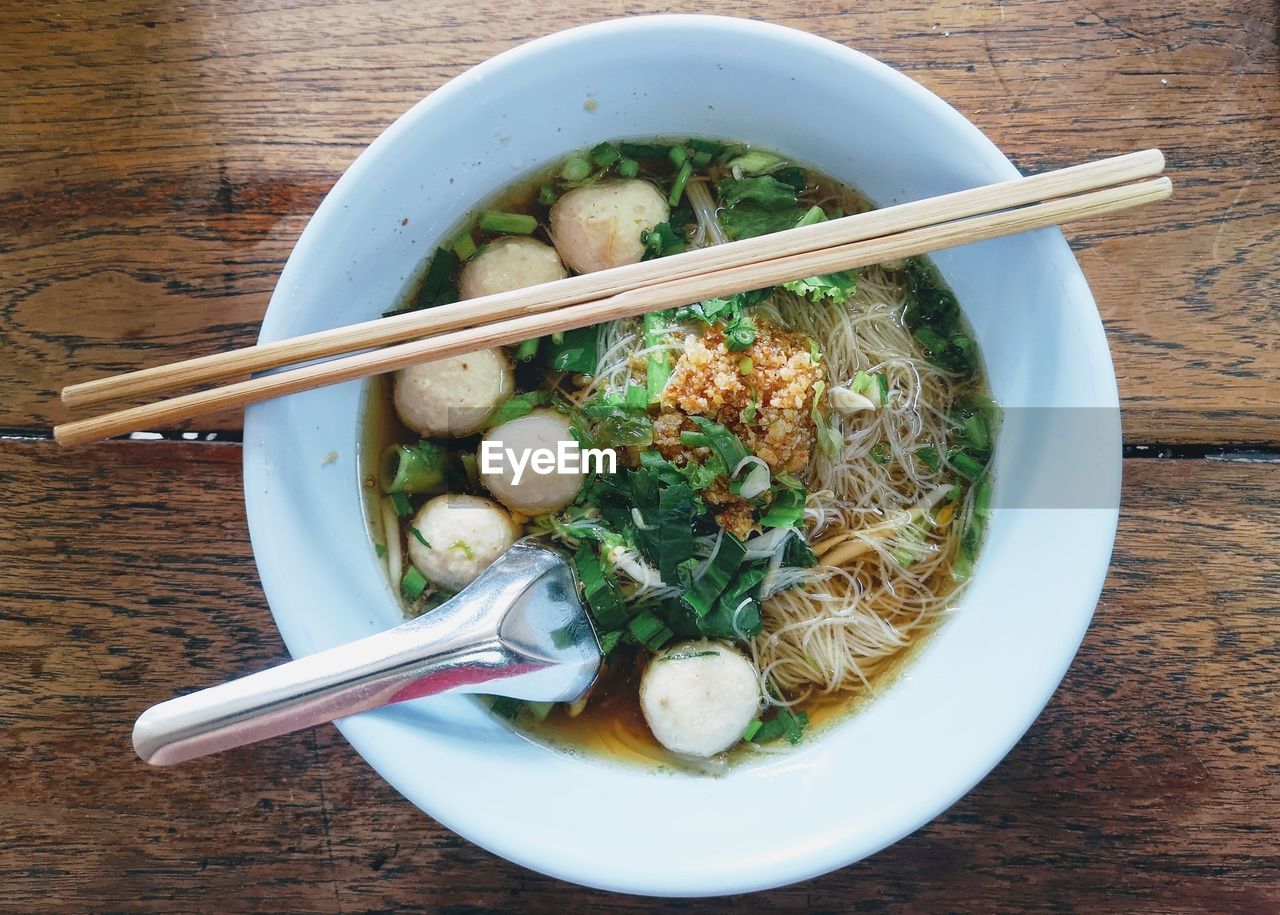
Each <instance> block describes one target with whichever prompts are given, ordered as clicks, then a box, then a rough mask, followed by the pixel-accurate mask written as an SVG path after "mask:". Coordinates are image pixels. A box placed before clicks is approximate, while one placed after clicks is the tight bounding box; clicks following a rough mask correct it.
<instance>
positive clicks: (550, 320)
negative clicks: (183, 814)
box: [53, 178, 1172, 446]
mask: <svg viewBox="0 0 1280 915" xmlns="http://www.w3.org/2000/svg"><path fill="white" fill-rule="evenodd" d="M1171 190H1172V184H1171V183H1170V181H1169V179H1168V178H1156V179H1153V180H1149V181H1142V182H1138V183H1135V184H1128V185H1123V186H1121V187H1114V188H1107V189H1104V190H1099V191H1092V192H1089V193H1085V194H1079V195H1076V196H1071V197H1063V198H1060V199H1057V200H1050V201H1046V202H1044V203H1037V204H1032V205H1029V206H1023V207H1020V208H1017V209H1013V210H1003V211H1000V212H995V213H988V214H985V215H981V216H972V217H967V218H962V219H953V220H949V221H947V222H943V223H940V224H937V225H928V226H924V227H922V228H917V229H913V230H910V231H906V232H899V233H897V234H894V235H889V236H885V237H880V238H872V239H869V240H865V241H860V242H853V243H849V244H843V245H837V246H835V247H832V248H826V249H821V250H817V251H806V252H802V253H798V254H790V255H787V256H783V257H776V258H773V259H771V260H767V261H761V262H756V263H748V264H740V265H737V266H731V267H726V268H725V269H721V270H716V271H714V272H710V273H705V274H700V275H697V276H690V277H681V278H677V279H671V280H667V281H665V282H660V283H655V284H653V285H649V286H645V287H641V288H635V289H628V290H626V291H623V292H619V293H616V294H614V295H610V296H607V297H605V298H600V299H597V300H594V301H588V302H581V303H578V304H574V305H570V306H568V307H564V308H558V309H556V310H554V311H548V312H545V313H538V314H520V315H518V316H516V317H511V318H508V319H505V320H499V321H496V322H493V323H491V324H487V325H484V326H479V327H471V328H465V329H461V330H457V331H453V332H451V333H443V334H439V335H437V336H434V337H429V338H427V339H424V340H414V341H411V342H408V343H400V344H397V345H393V346H388V347H385V348H383V349H379V350H374V351H372V352H366V353H359V354H357V355H354V356H347V357H345V358H340V359H334V360H331V361H329V362H323V363H319V364H316V365H308V366H303V367H301V368H297V369H291V370H288V371H284V372H279V373H276V374H272V375H265V376H262V377H259V378H253V379H250V380H248V381H242V382H239V383H236V384H231V385H227V386H224V387H220V388H213V389H211V390H208V391H199V392H197V393H194V394H186V395H183V396H180V397H175V398H172V399H170V400H165V401H160V402H158V403H152V404H146V405H143V406H139V407H133V408H130V409H127V410H120V411H117V412H114V413H108V414H105V415H102V416H96V417H92V418H90V419H84V420H78V421H75V422H70V423H65V424H63V425H60V426H56V427H55V428H54V430H53V431H54V438H55V439H56V440H57V441H58V442H59V443H61V444H63V445H67V446H70V445H77V444H83V443H86V442H91V441H96V440H98V439H101V438H107V437H110V436H113V435H119V434H121V433H124V432H130V431H134V430H137V429H142V428H146V427H149V426H152V427H153V426H155V425H160V424H164V423H172V422H176V421H179V420H184V419H189V418H191V417H193V416H200V415H203V414H206V413H211V412H214V411H217V410H222V409H226V408H228V407H236V406H243V405H245V404H251V403H256V402H258V401H262V400H267V399H270V398H272V397H280V396H283V395H286V394H294V393H297V392H300V391H306V390H310V389H312V388H318V387H322V386H324V385H329V384H336V383H339V382H343V381H350V380H353V379H356V378H363V377H365V376H368V375H375V374H379V373H382V372H390V371H394V370H396V369H400V368H404V367H405V366H409V365H414V364H416V363H419V362H425V361H428V360H431V359H443V358H447V357H449V356H454V355H459V354H462V353H468V352H474V351H476V350H481V349H488V348H490V347H494V346H503V345H510V344H514V343H518V342H520V341H522V340H527V339H529V338H531V337H536V336H542V335H544V334H550V333H555V332H557V331H566V330H572V329H574V328H578V327H586V326H589V325H591V324H596V323H599V322H602V321H612V320H617V319H619V318H627V317H635V316H638V315H642V314H645V313H648V312H652V311H658V310H661V309H664V308H671V307H675V306H680V305H687V304H689V303H691V302H699V301H703V300H704V299H709V298H715V297H717V296H725V295H731V294H733V293H735V292H739V291H741V290H743V289H758V288H761V287H763V286H774V285H778V284H780V283H784V282H789V281H791V280H797V279H803V278H804V277H808V276H814V275H818V274H823V273H834V272H836V271H839V270H849V269H852V268H854V267H863V266H868V265H870V264H876V263H880V262H882V261H887V260H897V259H899V258H903V257H911V256H914V255H917V254H925V253H928V252H930V251H937V250H940V249H944V248H951V247H955V246H957V245H964V244H970V243H973V242H978V241H984V240H987V239H991V238H997V237H1000V236H1004V235H1012V234H1016V233H1018V232H1026V231H1030V230H1032V229H1039V228H1044V227H1046V226H1052V225H1058V224H1061V223H1064V222H1069V221H1072V220H1076V219H1084V218H1088V217H1090V216H1099V215H1102V214H1104V213H1112V212H1115V211H1117V210H1123V209H1128V208H1129V207H1133V206H1139V205H1141V204H1144V203H1151V202H1154V201H1157V200H1162V199H1164V198H1166V197H1168V196H1169V194H1170V193H1171ZM795 231H798V230H795ZM780 234H785V233H780ZM772 237H778V236H772ZM724 247H728V246H724ZM655 263H660V262H655ZM553 285H555V284H547V288H550V287H551V286H553ZM534 288H537V287H534ZM477 301H478V300H477Z"/></svg>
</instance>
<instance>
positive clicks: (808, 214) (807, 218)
mask: <svg viewBox="0 0 1280 915" xmlns="http://www.w3.org/2000/svg"><path fill="white" fill-rule="evenodd" d="M826 221H827V214H826V213H825V212H823V210H822V207H820V206H818V205H817V204H814V205H813V206H811V207H809V209H808V210H806V211H805V214H804V215H803V216H801V217H800V221H799V222H797V223H796V228H797V229H798V228H800V227H801V226H812V225H816V224H817V223H820V222H826Z"/></svg>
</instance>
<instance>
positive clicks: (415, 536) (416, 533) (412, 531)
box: [409, 524, 431, 549]
mask: <svg viewBox="0 0 1280 915" xmlns="http://www.w3.org/2000/svg"><path fill="white" fill-rule="evenodd" d="M409 533H410V534H412V535H413V539H414V540H416V541H418V542H419V543H421V544H422V545H423V546H425V547H426V548H427V549H431V544H429V543H427V538H426V537H424V536H422V531H420V530H418V529H417V528H416V527H414V526H413V525H412V524H410V525H409Z"/></svg>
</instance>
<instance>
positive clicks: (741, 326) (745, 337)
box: [724, 314, 756, 353]
mask: <svg viewBox="0 0 1280 915" xmlns="http://www.w3.org/2000/svg"><path fill="white" fill-rule="evenodd" d="M755 342H756V324H755V322H754V321H752V320H751V318H750V317H748V316H747V315H744V314H739V315H736V316H735V317H734V318H733V320H731V321H730V322H729V323H728V325H726V327H725V329H724V346H725V349H727V350H729V351H730V352H732V353H740V352H742V351H743V350H745V349H749V348H750V347H751V345H752V344H753V343H755Z"/></svg>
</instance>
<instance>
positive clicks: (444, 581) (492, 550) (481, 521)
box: [409, 495, 520, 591]
mask: <svg viewBox="0 0 1280 915" xmlns="http://www.w3.org/2000/svg"><path fill="white" fill-rule="evenodd" d="M413 528H414V530H416V531H417V533H418V535H421V539H419V537H418V536H417V535H415V534H414V533H413V532H412V531H410V533H409V561H410V562H412V563H413V564H414V566H415V567H416V568H417V570H418V571H419V572H421V573H422V574H423V575H425V576H426V577H427V580H428V581H430V582H432V583H433V584H435V585H437V586H439V587H441V588H444V589H445V590H447V591H460V590H462V589H463V588H465V587H466V586H467V585H469V584H471V582H472V581H474V580H475V578H476V576H477V575H479V574H480V573H481V572H483V571H484V570H485V569H487V568H488V567H489V566H490V564H491V563H493V561H494V560H496V559H497V558H498V557H499V556H501V555H502V554H503V553H505V552H506V551H507V550H508V549H510V548H511V545H512V544H513V543H515V542H516V540H517V539H518V538H519V536H520V527H519V525H517V524H516V523H515V522H514V521H513V520H512V518H511V515H510V513H508V512H507V510H506V509H505V508H503V507H502V506H501V505H498V504H497V503H496V502H493V501H491V500H490V499H484V498H481V497H480V496H460V495H443V496H436V497H435V498H434V499H432V500H430V501H429V502H427V503H426V504H425V505H423V506H422V508H420V509H418V514H416V515H415V516H414V518H413ZM423 541H426V542H425V543H424V542H423Z"/></svg>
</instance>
